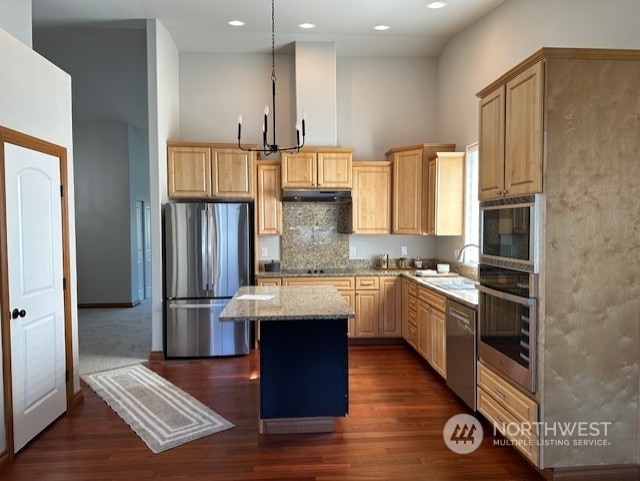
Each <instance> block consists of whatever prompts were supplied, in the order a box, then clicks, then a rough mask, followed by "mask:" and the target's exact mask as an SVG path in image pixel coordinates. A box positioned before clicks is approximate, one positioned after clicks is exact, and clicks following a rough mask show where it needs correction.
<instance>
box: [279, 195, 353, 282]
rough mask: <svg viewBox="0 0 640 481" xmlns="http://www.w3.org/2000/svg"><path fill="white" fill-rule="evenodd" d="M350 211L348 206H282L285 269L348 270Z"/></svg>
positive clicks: (282, 253)
mask: <svg viewBox="0 0 640 481" xmlns="http://www.w3.org/2000/svg"><path fill="white" fill-rule="evenodd" d="M349 208H350V206H349V205H346V204H331V203H322V202H294V203H288V202H285V203H284V204H283V205H282V211H283V212H282V214H283V215H282V219H283V226H282V227H283V229H282V239H281V249H282V252H281V259H282V268H283V269H287V270H297V269H305V270H306V269H309V268H314V267H318V268H320V267H322V268H324V269H343V268H345V267H347V265H348V263H349V235H348V234H346V232H347V231H348V225H349Z"/></svg>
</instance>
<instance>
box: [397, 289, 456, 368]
mask: <svg viewBox="0 0 640 481" xmlns="http://www.w3.org/2000/svg"><path fill="white" fill-rule="evenodd" d="M446 303H447V299H446V297H444V296H443V295H441V294H438V293H437V292H435V291H432V290H431V289H429V288H427V287H423V286H419V285H417V284H416V283H415V282H413V281H411V280H409V279H402V308H401V312H402V338H403V339H404V340H405V341H407V343H409V345H410V346H412V347H413V348H414V349H415V350H416V351H418V353H419V354H420V355H421V356H422V357H424V358H425V359H426V360H427V362H428V363H429V364H430V365H431V367H433V369H435V371H436V372H437V373H438V374H440V375H441V376H442V377H443V378H445V379H446V378H447V328H446V326H447V324H446V314H445V309H446Z"/></svg>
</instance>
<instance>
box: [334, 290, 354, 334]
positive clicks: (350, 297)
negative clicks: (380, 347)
mask: <svg viewBox="0 0 640 481" xmlns="http://www.w3.org/2000/svg"><path fill="white" fill-rule="evenodd" d="M338 294H340V295H341V296H342V298H343V299H344V300H345V301H346V302H347V304H349V307H351V308H352V309H353V310H354V311H355V310H356V293H355V292H354V291H338ZM347 334H348V335H349V337H354V336H355V335H356V320H355V319H353V318H352V319H349V325H348V333H347Z"/></svg>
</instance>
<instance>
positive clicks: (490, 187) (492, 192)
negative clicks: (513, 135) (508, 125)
mask: <svg viewBox="0 0 640 481" xmlns="http://www.w3.org/2000/svg"><path fill="white" fill-rule="evenodd" d="M504 97H505V95H504V85H503V86H501V87H499V88H498V89H496V90H494V91H493V92H492V93H490V94H489V95H487V96H486V97H485V98H483V99H482V100H480V134H479V135H480V137H479V138H480V141H479V146H478V151H479V158H480V164H479V167H478V178H479V183H480V185H479V191H478V192H479V197H480V200H483V199H492V198H495V197H500V195H501V194H502V190H503V189H504V127H505V125H504V113H505V112H504Z"/></svg>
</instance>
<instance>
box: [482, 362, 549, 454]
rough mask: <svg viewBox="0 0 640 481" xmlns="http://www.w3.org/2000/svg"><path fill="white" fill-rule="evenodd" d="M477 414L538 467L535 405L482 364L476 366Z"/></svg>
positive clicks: (534, 402) (531, 400)
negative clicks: (483, 417) (482, 416)
mask: <svg viewBox="0 0 640 481" xmlns="http://www.w3.org/2000/svg"><path fill="white" fill-rule="evenodd" d="M478 411H480V412H481V413H482V414H483V415H484V416H485V417H486V418H487V419H488V420H489V421H490V422H491V423H492V424H493V425H494V426H495V428H496V429H497V430H498V431H500V432H501V433H502V435H503V436H504V437H506V438H507V439H509V440H510V441H512V443H513V445H514V446H515V448H516V449H518V451H520V452H521V453H522V454H523V455H524V456H525V457H527V458H528V459H529V460H530V461H531V462H532V463H533V464H534V465H536V466H538V465H539V449H538V448H539V447H538V435H537V432H536V428H535V426H536V424H535V423H537V422H538V404H537V403H536V401H534V400H533V399H531V398H530V397H528V396H527V395H525V394H524V393H523V392H522V391H521V390H519V389H518V388H516V387H515V386H514V385H512V384H511V383H509V382H508V381H506V380H505V379H503V378H502V376H500V375H499V374H498V373H496V372H495V371H492V370H491V369H490V368H488V367H487V366H485V365H484V364H483V363H482V362H478Z"/></svg>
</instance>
